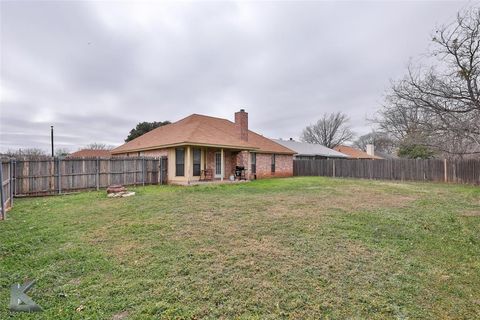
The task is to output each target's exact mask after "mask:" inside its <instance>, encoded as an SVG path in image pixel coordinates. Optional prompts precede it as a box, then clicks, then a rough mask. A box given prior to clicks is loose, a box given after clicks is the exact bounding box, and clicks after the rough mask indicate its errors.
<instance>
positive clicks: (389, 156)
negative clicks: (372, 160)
mask: <svg viewBox="0 0 480 320" xmlns="http://www.w3.org/2000/svg"><path fill="white" fill-rule="evenodd" d="M375 156H377V157H380V158H382V159H385V160H395V159H400V157H399V156H397V155H395V154H391V153H386V152H380V151H375Z"/></svg>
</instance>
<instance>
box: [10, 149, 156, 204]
mask: <svg viewBox="0 0 480 320" xmlns="http://www.w3.org/2000/svg"><path fill="white" fill-rule="evenodd" d="M162 165H165V166H164V167H161V166H162ZM13 169H14V170H15V172H16V174H15V177H14V180H15V187H14V188H13V189H12V192H13V195H14V196H29V195H48V194H61V193H68V192H75V191H80V190H88V189H97V190H98V189H100V188H105V187H108V186H109V185H113V184H121V185H127V186H128V185H146V184H162V183H166V180H163V179H162V180H159V172H160V171H162V170H163V171H164V172H166V159H163V158H143V157H126V158H108V159H107V158H67V159H60V158H49V159H41V160H21V159H18V160H16V161H15V164H14V167H13ZM165 176H166V174H165Z"/></svg>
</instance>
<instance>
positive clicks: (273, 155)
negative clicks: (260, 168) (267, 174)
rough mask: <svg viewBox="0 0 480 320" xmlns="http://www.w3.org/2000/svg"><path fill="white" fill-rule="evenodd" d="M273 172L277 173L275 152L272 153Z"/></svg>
mask: <svg viewBox="0 0 480 320" xmlns="http://www.w3.org/2000/svg"><path fill="white" fill-rule="evenodd" d="M272 173H275V154H272Z"/></svg>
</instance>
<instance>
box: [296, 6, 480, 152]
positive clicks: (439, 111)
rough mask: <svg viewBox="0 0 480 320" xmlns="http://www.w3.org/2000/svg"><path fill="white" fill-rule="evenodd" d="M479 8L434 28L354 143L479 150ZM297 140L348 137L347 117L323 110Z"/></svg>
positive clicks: (395, 148)
mask: <svg viewBox="0 0 480 320" xmlns="http://www.w3.org/2000/svg"><path fill="white" fill-rule="evenodd" d="M479 32H480V9H479V8H476V7H474V8H470V9H468V10H465V11H463V12H460V13H458V15H457V18H456V19H455V21H453V22H451V23H449V24H446V25H443V26H441V27H439V28H437V29H436V30H435V31H434V32H433V34H432V38H431V42H432V46H431V47H430V48H429V50H428V52H427V54H426V55H425V58H424V59H422V60H420V62H419V63H416V64H414V63H410V65H409V66H408V68H407V70H406V74H405V76H404V77H403V78H402V79H398V80H394V81H392V84H391V87H390V89H389V90H388V92H387V94H386V96H385V100H384V103H383V105H382V106H381V108H380V110H379V111H378V112H377V114H376V116H375V117H374V119H370V121H371V122H372V125H373V126H374V128H375V130H374V131H372V133H369V134H367V135H364V136H361V137H359V138H358V139H357V140H355V142H354V144H355V145H356V146H357V147H359V148H361V149H364V148H365V145H366V144H367V143H373V144H375V146H376V149H377V150H379V151H384V152H396V153H397V154H398V155H399V156H403V157H409V158H430V157H435V156H438V157H446V158H463V157H478V156H479V155H480V91H479V84H478V80H479V79H478V78H479V74H480V52H479V50H480V35H479ZM301 137H302V140H303V141H307V142H312V143H321V144H323V145H325V146H327V147H332V146H333V147H334V146H335V145H338V144H342V143H344V142H346V141H348V140H351V139H352V138H353V134H352V132H351V131H350V128H349V126H348V117H347V116H346V115H344V114H341V113H336V114H332V115H324V117H323V118H322V119H320V120H319V121H318V122H317V123H315V124H313V125H310V126H308V127H306V128H305V129H304V131H303V133H302V136H301Z"/></svg>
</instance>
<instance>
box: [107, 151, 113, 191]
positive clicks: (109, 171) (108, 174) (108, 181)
mask: <svg viewBox="0 0 480 320" xmlns="http://www.w3.org/2000/svg"><path fill="white" fill-rule="evenodd" d="M111 161H112V159H111V158H108V162H107V163H108V170H107V186H110V182H111V177H110V176H111V175H112V166H111V164H110V162H111Z"/></svg>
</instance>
